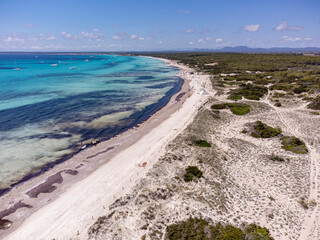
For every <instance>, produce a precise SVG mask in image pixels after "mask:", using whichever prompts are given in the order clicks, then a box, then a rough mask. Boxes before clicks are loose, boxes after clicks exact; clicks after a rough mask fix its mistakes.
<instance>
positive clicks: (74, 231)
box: [0, 59, 207, 239]
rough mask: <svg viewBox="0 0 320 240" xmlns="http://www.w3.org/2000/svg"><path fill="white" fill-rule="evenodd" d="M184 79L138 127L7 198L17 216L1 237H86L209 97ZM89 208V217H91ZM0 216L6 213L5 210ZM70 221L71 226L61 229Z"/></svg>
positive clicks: (11, 216)
mask: <svg viewBox="0 0 320 240" xmlns="http://www.w3.org/2000/svg"><path fill="white" fill-rule="evenodd" d="M161 60H164V61H166V63H167V64H170V65H173V66H175V67H179V68H180V70H181V71H191V70H190V69H188V68H186V67H184V66H181V65H177V64H174V63H173V62H171V61H169V60H166V59H161ZM192 71H193V70H192ZM184 74H185V73H184ZM182 75H183V74H182ZM181 77H182V78H183V79H184V83H183V85H182V87H181V89H180V91H179V92H178V93H176V94H175V95H173V96H172V97H171V99H170V101H169V102H168V103H167V104H166V105H165V106H164V107H163V108H161V109H160V110H158V111H157V112H156V113H155V114H153V115H151V117H150V118H149V119H148V120H146V121H145V122H143V123H141V124H140V125H139V127H135V128H133V129H129V130H127V131H125V132H123V133H122V134H120V135H118V136H116V137H114V138H112V139H109V140H107V141H104V142H102V143H100V144H98V145H97V146H93V147H91V148H88V149H85V150H84V151H81V152H80V153H78V154H76V155H75V156H73V157H72V158H71V159H69V160H68V161H66V162H64V163H61V164H59V165H56V166H55V167H54V168H53V169H51V170H49V171H47V172H45V173H43V174H42V175H40V176H38V177H35V178H33V179H31V180H29V181H27V182H24V183H22V184H20V185H18V186H16V187H14V189H12V190H11V191H10V192H8V193H7V194H5V195H4V196H2V197H1V198H0V203H1V206H4V208H6V209H7V210H8V209H11V212H12V213H11V214H7V216H2V218H3V219H8V220H10V221H12V222H13V225H12V226H11V227H10V228H9V229H6V230H0V238H1V237H4V236H6V237H5V239H22V238H21V237H23V238H25V237H26V236H28V239H43V238H44V237H45V239H47V238H48V237H49V236H50V237H52V238H55V237H57V236H58V238H57V239H61V238H62V239H65V238H70V237H74V236H76V235H79V237H80V239H82V238H83V237H84V236H85V234H86V232H87V230H88V227H90V226H91V225H92V223H93V222H94V221H96V217H98V216H100V215H101V213H103V211H104V209H106V207H107V206H108V205H110V204H111V203H112V202H113V201H114V199H116V198H118V197H119V196H121V195H123V194H124V193H125V192H126V191H127V190H129V189H130V187H131V186H132V185H134V183H135V182H136V181H137V180H139V179H140V178H141V177H143V175H144V174H145V169H144V168H139V167H138V164H141V163H142V162H145V161H147V167H146V168H148V167H151V166H152V165H153V164H154V163H155V162H156V161H157V159H158V158H159V157H160V156H161V154H162V153H163V152H164V148H165V146H166V144H167V143H168V142H169V141H170V140H172V139H173V138H174V137H175V136H177V135H178V134H179V133H180V132H181V131H182V130H183V129H184V127H185V126H186V125H187V124H188V123H189V122H190V121H191V120H192V118H193V117H194V115H195V114H196V112H197V109H198V108H199V107H200V106H201V105H199V104H201V102H202V103H203V102H205V100H206V99H207V97H206V96H203V95H200V94H197V93H195V92H196V91H200V89H201V86H200V84H199V82H196V81H194V80H193V79H189V78H187V77H185V76H181ZM191 89H193V90H194V91H195V92H194V91H192V90H191ZM179 120H180V121H179ZM178 122H179V123H178ZM142 146H143V147H142ZM128 158H131V160H130V161H128ZM108 174H109V175H108ZM39 183H40V184H39ZM75 196H76V197H75ZM103 198H104V199H103ZM19 202H20V204H18V203H19ZM23 204H25V205H23ZM30 206H32V207H30ZM63 208H64V210H63ZM89 208H90V214H89V215H90V216H89V215H88V214H86V212H87V211H88V209H89ZM58 209H59V210H58ZM1 211H2V212H1ZM105 211H106V210H105ZM80 212H81V213H82V214H81V213H80ZM1 213H2V215H4V213H6V212H4V210H3V209H0V214H1ZM7 213H8V211H7ZM56 214H58V215H56ZM0 217H1V215H0ZM43 219H46V221H43ZM65 223H69V224H70V226H68V227H67V226H61V224H65ZM20 225H21V226H20ZM44 229H47V230H46V231H44ZM58 229H59V230H58ZM15 230H16V231H15ZM53 230H54V231H53ZM59 231H60V232H59ZM81 236H82V237H81Z"/></svg>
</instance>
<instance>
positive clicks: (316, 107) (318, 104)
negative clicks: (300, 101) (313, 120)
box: [308, 95, 320, 110]
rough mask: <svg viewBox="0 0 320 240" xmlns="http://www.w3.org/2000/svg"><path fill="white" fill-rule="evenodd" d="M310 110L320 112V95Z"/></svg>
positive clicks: (309, 106) (310, 106)
mask: <svg viewBox="0 0 320 240" xmlns="http://www.w3.org/2000/svg"><path fill="white" fill-rule="evenodd" d="M308 108H311V109H314V110H320V95H318V96H317V97H316V98H315V99H314V100H313V101H312V102H311V103H310V104H309V105H308Z"/></svg>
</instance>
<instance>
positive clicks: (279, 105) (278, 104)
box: [274, 102, 282, 107]
mask: <svg viewBox="0 0 320 240" xmlns="http://www.w3.org/2000/svg"><path fill="white" fill-rule="evenodd" d="M274 105H275V106H276V107H281V106H282V104H281V103H279V102H277V103H276V104H274Z"/></svg>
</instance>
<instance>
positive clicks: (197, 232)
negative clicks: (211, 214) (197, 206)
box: [165, 218, 208, 240]
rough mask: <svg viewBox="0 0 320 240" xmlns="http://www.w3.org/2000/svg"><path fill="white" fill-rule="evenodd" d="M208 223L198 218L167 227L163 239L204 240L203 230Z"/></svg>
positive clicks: (205, 237)
mask: <svg viewBox="0 0 320 240" xmlns="http://www.w3.org/2000/svg"><path fill="white" fill-rule="evenodd" d="M206 226H208V222H207V221H206V220H203V219H199V218H189V219H188V220H187V221H184V222H180V223H177V224H172V225H169V226H168V227H167V231H166V236H165V239H168V240H185V239H190V240H206V239H208V238H207V236H206V234H205V232H204V228H205V227H206Z"/></svg>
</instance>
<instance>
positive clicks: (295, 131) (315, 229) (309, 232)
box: [262, 91, 320, 240]
mask: <svg viewBox="0 0 320 240" xmlns="http://www.w3.org/2000/svg"><path fill="white" fill-rule="evenodd" d="M269 96H270V91H269V92H268V96H267V97H266V98H265V99H263V100H262V102H264V103H266V104H268V105H269V106H270V107H271V108H273V109H274V111H275V112H276V114H277V115H278V116H279V119H280V120H281V121H282V122H283V123H284V124H285V125H286V127H287V128H288V129H289V130H290V132H291V133H292V135H294V136H296V137H298V138H300V139H302V140H303V141H304V142H305V144H306V146H307V148H308V150H309V154H310V194H309V198H308V201H309V202H310V201H315V202H316V203H318V204H317V205H316V206H315V207H314V208H311V209H310V208H309V209H308V213H307V214H306V217H305V219H304V222H303V225H302V228H301V229H302V230H301V233H300V237H299V240H315V239H320V219H319V216H320V209H319V201H320V196H319V194H320V189H319V183H320V173H319V170H320V152H319V151H320V148H319V147H320V146H319V142H317V141H315V142H314V143H313V144H312V145H311V144H310V143H309V141H308V136H307V135H306V134H305V133H304V132H303V126H302V127H297V124H296V123H295V122H294V119H291V118H290V117H288V116H289V115H288V116H287V115H286V114H288V113H290V112H297V111H298V110H301V109H304V108H305V105H302V106H299V107H296V108H289V109H285V108H278V107H275V106H274V105H273V104H272V103H271V102H270V100H269ZM303 115H304V117H307V118H308V120H310V117H309V116H308V114H306V113H304V114H303ZM314 134H315V135H316V138H317V139H319V134H317V133H316V132H314Z"/></svg>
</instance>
